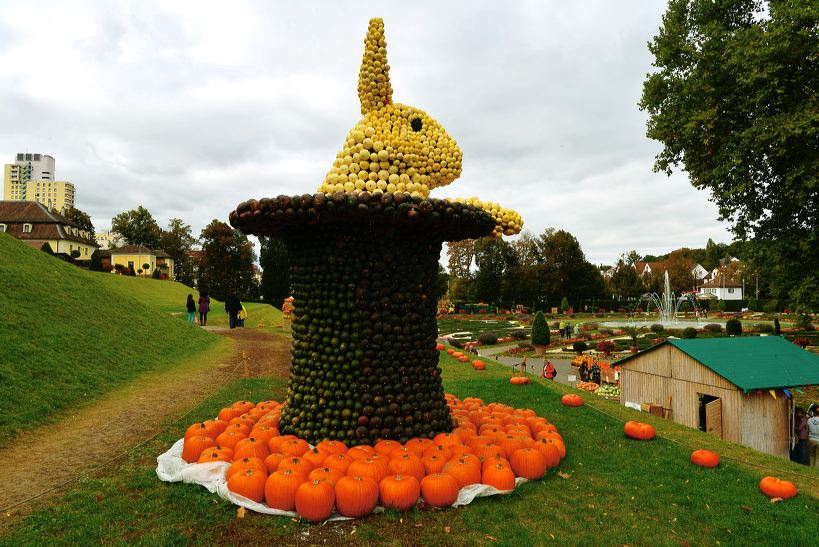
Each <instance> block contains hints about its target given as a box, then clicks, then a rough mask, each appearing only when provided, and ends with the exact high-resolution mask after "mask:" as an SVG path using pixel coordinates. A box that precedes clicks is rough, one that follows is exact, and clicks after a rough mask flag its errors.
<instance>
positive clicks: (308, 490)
mask: <svg viewBox="0 0 819 547" xmlns="http://www.w3.org/2000/svg"><path fill="white" fill-rule="evenodd" d="M333 505H335V492H334V491H333V487H332V486H331V485H330V483H329V482H327V481H319V480H315V481H306V482H303V483H301V484H300V485H299V487H298V488H297V489H296V496H295V506H296V513H298V515H299V516H300V517H302V518H303V519H306V520H309V521H311V522H320V521H322V520H327V519H328V518H329V517H330V515H331V514H332V513H333Z"/></svg>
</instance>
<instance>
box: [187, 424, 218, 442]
mask: <svg viewBox="0 0 819 547" xmlns="http://www.w3.org/2000/svg"><path fill="white" fill-rule="evenodd" d="M210 422H211V423H210V424H207V423H205V422H199V423H196V424H193V425H192V426H190V427H189V428H188V429H187V430H186V431H185V440H187V439H189V438H191V437H210V438H211V439H215V438H216V436H217V435H219V433H221V432H222V431H224V429H225V428H224V427H223V428H222V430H221V431H218V426H216V425H214V423H217V422H218V420H210ZM219 423H221V422H219Z"/></svg>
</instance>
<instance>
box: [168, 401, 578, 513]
mask: <svg viewBox="0 0 819 547" xmlns="http://www.w3.org/2000/svg"><path fill="white" fill-rule="evenodd" d="M446 397H447V403H448V405H449V408H450V413H451V415H452V418H453V419H454V420H455V422H456V423H457V424H458V425H457V427H456V428H455V429H454V430H453V431H452V432H451V433H441V434H439V435H437V436H435V437H434V438H433V439H424V438H414V439H410V440H409V441H407V442H406V443H405V444H401V443H399V442H398V441H392V440H381V441H378V442H377V443H376V444H375V445H374V446H369V445H359V446H354V447H352V448H348V447H347V446H345V445H344V444H343V443H341V442H338V441H332V440H326V441H322V442H320V443H319V444H318V445H316V446H315V447H310V445H309V444H308V443H307V442H306V441H304V440H303V439H299V438H297V437H295V436H293V435H281V434H280V433H279V420H280V418H281V409H282V406H283V405H282V404H281V403H278V402H276V401H264V402H261V403H259V404H255V405H254V404H253V403H251V402H248V401H238V402H236V403H234V404H233V405H231V406H230V407H226V408H223V409H222V410H221V411H220V412H219V416H218V417H217V418H216V419H214V420H206V421H204V422H200V423H195V424H193V425H191V426H190V427H189V428H188V429H187V431H186V433H185V440H184V444H183V450H182V458H183V459H184V460H185V461H186V462H188V463H191V464H193V463H200V464H201V463H209V462H230V467H229V468H228V469H227V471H226V473H225V478H226V480H227V487H228V489H229V490H230V491H231V492H233V493H234V494H237V495H239V496H242V497H245V498H247V499H249V500H252V501H254V502H258V503H262V502H265V503H266V504H267V505H268V506H269V507H270V508H273V509H279V510H283V511H294V510H295V512H296V513H297V514H298V515H300V516H301V517H303V518H304V519H306V520H310V521H314V522H316V521H323V520H326V519H327V518H328V517H330V516H331V514H332V512H333V510H334V509H335V511H337V512H338V513H339V514H340V515H342V516H345V517H353V518H357V517H363V516H365V515H368V514H370V513H371V512H372V511H373V510H374V509H375V508H376V506H378V505H379V504H380V505H381V506H382V507H385V508H392V509H397V510H400V511H407V510H409V509H410V508H412V507H413V506H414V505H415V504H416V503H417V502H418V501H419V499H420V500H422V501H423V503H425V504H426V505H430V506H434V507H448V506H450V505H452V504H453V503H454V502H455V501H456V500H457V498H458V493H459V491H460V489H461V488H464V487H467V486H470V485H473V484H485V485H489V486H492V487H494V488H496V489H497V490H499V491H511V490H513V489H514V488H515V483H516V478H517V477H523V478H525V479H527V480H536V479H540V478H541V477H543V475H544V474H545V473H546V472H547V471H548V470H549V469H551V468H554V467H557V466H558V465H559V464H560V461H561V459H562V458H563V457H565V455H566V447H565V445H564V443H563V439H562V437H561V436H560V434H559V433H558V432H557V428H556V427H555V426H554V425H552V424H550V423H549V422H548V421H547V420H546V419H545V418H542V417H539V416H537V415H536V414H535V412H534V411H533V410H530V409H515V408H512V407H510V406H507V405H503V404H498V403H490V404H488V405H487V404H484V402H483V401H481V400H480V399H475V398H466V399H464V400H463V401H461V400H459V399H457V398H456V397H454V396H452V395H447V396H446Z"/></svg>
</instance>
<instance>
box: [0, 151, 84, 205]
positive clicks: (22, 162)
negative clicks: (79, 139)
mask: <svg viewBox="0 0 819 547" xmlns="http://www.w3.org/2000/svg"><path fill="white" fill-rule="evenodd" d="M54 165H55V162H54V158H52V157H51V156H49V155H47V154H28V153H25V154H24V153H20V154H17V156H16V159H15V161H14V163H7V164H6V165H5V166H4V168H3V200H4V201H36V202H39V203H42V204H43V205H45V206H46V207H48V208H50V209H55V210H57V211H60V212H64V211H65V210H66V209H67V208H71V207H74V198H75V189H74V185H73V184H71V183H70V182H67V181H58V180H54V179H55V174H54Z"/></svg>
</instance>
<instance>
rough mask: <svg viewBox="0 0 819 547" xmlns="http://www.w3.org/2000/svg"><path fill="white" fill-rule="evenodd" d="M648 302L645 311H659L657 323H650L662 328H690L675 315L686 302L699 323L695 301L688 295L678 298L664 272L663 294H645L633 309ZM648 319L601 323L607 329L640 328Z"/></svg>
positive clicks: (686, 322)
mask: <svg viewBox="0 0 819 547" xmlns="http://www.w3.org/2000/svg"><path fill="white" fill-rule="evenodd" d="M644 300H645V301H647V302H648V306H646V311H650V310H651V309H652V306H653V307H656V308H657V310H658V311H659V314H660V317H659V321H652V322H651V323H652V324H654V323H659V324H661V325H662V326H664V327H671V328H684V327H690V326H692V323H691V322H690V321H681V320H678V319H677V315H678V314H679V312H680V305H681V304H683V303H684V302H688V303H690V304H691V307H692V308H693V309H694V310H695V312H697V313H696V318H697V323H699V322H700V320H701V319H702V318H701V317H700V314H699V312H698V311H697V310H698V308H699V305H698V303H697V299H696V298H694V296H693V295H692V294H690V293H684V294H681V295H680V296H679V297H678V296H677V295H676V294H675V293H674V292H672V291H671V284H670V283H669V281H668V272H665V274H664V275H663V294H662V295H658V294H657V293H655V292H652V293H645V294H643V295H642V296H640V298H638V299H637V303H636V304H635V308H639V307H640V303H641V302H643V301H644ZM649 319H650V318H649V317H646V319H645V320H644V321H634V320H632V321H607V322H605V323H603V325H604V326H607V327H625V326H640V325H641V324H643V323H647V322H648V320H649Z"/></svg>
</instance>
